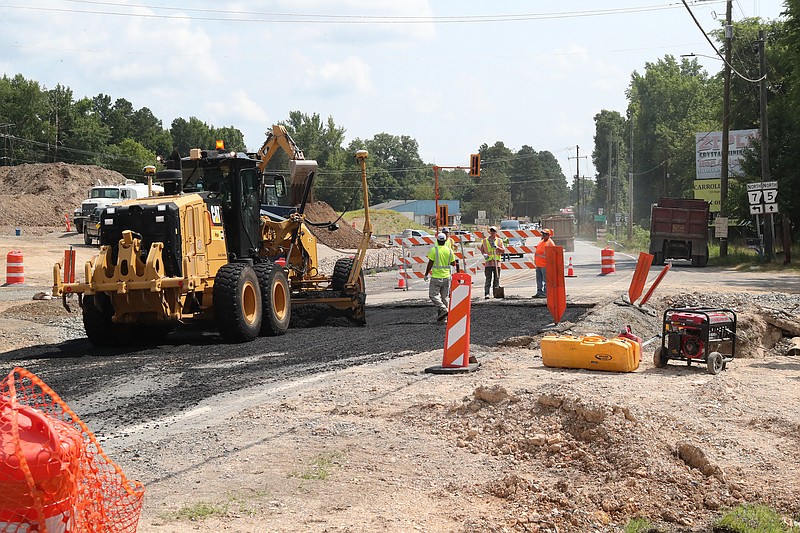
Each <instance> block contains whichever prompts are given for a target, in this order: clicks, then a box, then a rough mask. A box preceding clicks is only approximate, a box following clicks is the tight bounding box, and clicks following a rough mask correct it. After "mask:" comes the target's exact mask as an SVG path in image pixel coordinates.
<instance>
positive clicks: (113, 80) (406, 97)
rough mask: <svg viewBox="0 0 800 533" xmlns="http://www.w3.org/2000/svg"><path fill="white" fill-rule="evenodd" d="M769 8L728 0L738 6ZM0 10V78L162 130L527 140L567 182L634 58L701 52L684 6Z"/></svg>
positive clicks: (754, 0)
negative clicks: (115, 109)
mask: <svg viewBox="0 0 800 533" xmlns="http://www.w3.org/2000/svg"><path fill="white" fill-rule="evenodd" d="M687 2H688V4H689V6H690V8H691V10H692V11H693V12H694V14H695V16H696V17H697V19H698V20H699V22H700V24H701V25H702V26H703V28H704V29H705V31H706V32H710V31H712V30H714V29H717V28H719V21H720V20H722V19H724V15H725V1H724V0H701V1H698V0H693V1H690V0H687ZM782 9H783V4H782V1H780V0H736V1H734V2H733V14H734V15H733V18H734V20H740V19H742V18H745V17H752V16H760V17H762V18H765V19H775V18H777V17H778V16H779V14H780V12H781V11H782ZM0 11H2V17H0V50H2V53H0V72H3V73H4V74H6V75H8V76H14V75H16V74H22V75H23V76H25V77H26V78H29V79H35V80H37V81H39V82H40V83H41V84H43V85H44V86H45V87H47V88H48V89H49V88H52V87H54V86H55V85H56V84H58V83H61V84H62V85H66V86H68V87H70V88H71V89H72V90H73V92H74V95H75V98H76V99H78V98H81V97H83V96H90V97H91V96H95V95H97V94H99V93H104V94H107V95H110V96H111V97H112V99H116V98H125V99H127V100H129V101H130V102H131V103H132V104H133V105H134V107H135V108H139V107H148V108H150V110H151V111H152V112H153V113H154V114H155V115H156V117H158V118H159V119H161V120H162V121H163V123H164V126H165V127H169V125H170V123H171V122H172V120H173V119H174V118H176V117H183V118H189V117H190V116H195V117H198V118H200V119H201V120H203V121H205V122H207V123H209V124H211V125H214V126H217V127H222V126H234V127H236V128H239V129H240V130H241V131H242V132H243V133H244V135H245V141H246V143H247V145H248V147H249V148H251V149H255V148H257V147H258V146H260V145H261V143H262V142H263V140H264V132H265V131H267V129H269V127H270V125H271V124H273V123H276V122H278V121H280V120H285V119H286V118H287V117H288V114H289V112H290V111H293V110H299V111H302V112H305V113H309V114H310V113H318V114H320V115H321V116H322V117H324V118H326V117H328V116H332V117H333V119H334V121H335V122H336V124H337V125H339V126H342V127H344V128H346V130H347V140H348V141H349V140H351V139H353V138H355V137H360V138H370V137H372V136H373V135H375V134H377V133H382V132H385V133H389V134H393V135H409V136H411V137H413V138H415V139H416V140H417V141H418V143H419V152H420V155H421V156H422V158H423V160H425V161H426V162H428V163H436V164H439V165H443V166H450V165H464V166H466V165H468V163H469V154H470V153H473V152H475V151H477V149H478V147H479V146H480V145H481V144H483V143H487V144H489V145H492V144H494V143H495V142H496V141H503V142H504V143H505V144H506V146H508V147H509V148H511V149H514V150H518V149H519V148H520V147H522V146H523V145H528V146H531V147H533V148H534V149H535V150H539V151H541V150H548V151H550V152H552V153H553V154H554V155H555V157H556V158H557V159H558V161H559V162H560V164H561V167H562V169H563V170H564V173H565V175H566V176H568V177H571V176H573V175H574V174H575V165H576V160H574V159H569V158H570V157H572V156H574V155H575V147H576V146H580V149H581V155H590V153H591V150H592V148H593V136H594V120H593V117H594V115H595V114H596V113H598V112H600V111H601V110H602V109H612V110H617V111H620V112H621V113H623V114H624V113H625V109H626V106H627V103H626V99H625V90H626V88H627V86H628V84H629V81H630V76H631V73H632V72H633V71H634V70H637V71H639V72H642V71H643V69H644V65H645V63H646V62H648V61H656V60H658V59H659V58H662V57H664V55H666V54H672V55H674V56H676V57H677V56H680V55H681V54H688V53H697V54H709V55H711V54H713V50H712V49H711V47H710V45H709V44H708V43H707V42H706V41H705V39H704V38H703V35H702V33H701V32H700V30H699V29H698V28H697V26H696V25H695V24H694V22H693V20H692V18H691V16H690V15H689V13H688V12H687V10H686V8H685V7H684V5H683V3H682V2H681V1H680V0H678V1H673V0H607V1H604V2H597V1H590V0H586V1H578V0H562V1H560V2H552V1H548V2H544V1H526V2H523V1H512V0H493V1H491V2H489V1H481V2H477V1H471V0H461V1H454V0H453V1H451V0H430V1H426V0H403V1H398V0H337V1H335V2H334V1H329V0H311V1H294V2H289V1H284V0H277V1H261V0H249V1H247V2H244V1H242V2H232V1H228V0H216V1H214V2H210V1H205V0H194V1H191V2H187V1H182V2H181V1H177V0H162V1H159V2H150V1H148V0H131V1H127V0H107V1H88V0H59V1H55V0H52V1H51V0H0ZM699 59H700V61H701V63H703V64H704V65H705V66H706V68H707V69H708V70H709V72H711V73H713V72H717V71H718V70H719V68H720V65H721V63H719V62H718V61H714V60H711V59H706V58H703V57H700V58H699ZM12 133H13V132H12ZM308 155H309V156H311V157H313V154H308ZM580 164H581V174H582V175H585V176H591V175H593V173H594V168H593V167H592V166H591V160H590V159H589V160H585V159H582V160H581V163H580Z"/></svg>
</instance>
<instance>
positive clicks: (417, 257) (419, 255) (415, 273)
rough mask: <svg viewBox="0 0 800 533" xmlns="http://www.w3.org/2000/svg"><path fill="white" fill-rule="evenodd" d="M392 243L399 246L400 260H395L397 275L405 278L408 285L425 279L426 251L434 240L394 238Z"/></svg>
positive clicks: (425, 238) (431, 238)
mask: <svg viewBox="0 0 800 533" xmlns="http://www.w3.org/2000/svg"><path fill="white" fill-rule="evenodd" d="M394 242H395V243H397V244H399V245H400V258H399V259H398V260H397V266H398V275H402V276H403V277H405V279H406V281H407V283H408V285H410V284H411V281H413V280H417V279H422V278H423V277H425V267H426V266H427V264H428V257H427V256H428V250H430V248H431V246H433V245H434V243H435V242H436V239H435V238H434V237H406V238H402V237H395V239H394ZM400 272H402V274H400Z"/></svg>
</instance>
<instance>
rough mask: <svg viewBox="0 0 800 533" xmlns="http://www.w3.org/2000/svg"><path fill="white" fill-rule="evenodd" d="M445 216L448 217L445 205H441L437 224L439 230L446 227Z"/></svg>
mask: <svg viewBox="0 0 800 533" xmlns="http://www.w3.org/2000/svg"><path fill="white" fill-rule="evenodd" d="M447 215H448V213H447V204H441V205H440V206H439V224H438V226H439V227H440V228H444V227H446V226H447V225H448V224H447V219H448V216H447Z"/></svg>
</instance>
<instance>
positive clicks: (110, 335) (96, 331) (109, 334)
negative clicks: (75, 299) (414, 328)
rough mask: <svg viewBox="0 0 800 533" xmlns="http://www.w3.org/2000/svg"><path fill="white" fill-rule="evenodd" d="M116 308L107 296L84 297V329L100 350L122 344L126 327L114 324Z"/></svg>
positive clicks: (93, 295)
mask: <svg viewBox="0 0 800 533" xmlns="http://www.w3.org/2000/svg"><path fill="white" fill-rule="evenodd" d="M113 316H114V306H113V305H112V304H111V299H110V298H109V297H108V296H107V295H105V294H102V293H100V294H90V295H86V296H84V297H83V327H84V329H85V330H86V336H87V337H89V342H91V343H92V344H93V345H95V346H97V347H98V348H108V347H110V346H117V345H119V344H121V342H122V341H123V337H124V333H125V331H124V326H123V325H121V324H116V323H114V322H112V320H111V318H112V317H113Z"/></svg>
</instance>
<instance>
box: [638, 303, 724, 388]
mask: <svg viewBox="0 0 800 533" xmlns="http://www.w3.org/2000/svg"><path fill="white" fill-rule="evenodd" d="M735 351H736V312H734V311H733V310H732V309H723V308H717V307H676V308H669V309H667V310H666V311H664V321H663V335H662V337H661V346H660V347H659V348H657V349H656V351H655V353H654V354H653V364H654V365H655V366H656V367H657V368H664V367H665V366H667V363H668V362H669V360H670V359H675V360H680V361H686V364H687V365H689V366H690V365H691V364H692V363H705V364H706V367H707V369H708V373H709V374H715V375H716V374H719V373H720V372H721V371H722V370H724V369H725V366H726V365H727V364H728V363H730V362H731V361H733V357H734V353H735Z"/></svg>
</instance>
